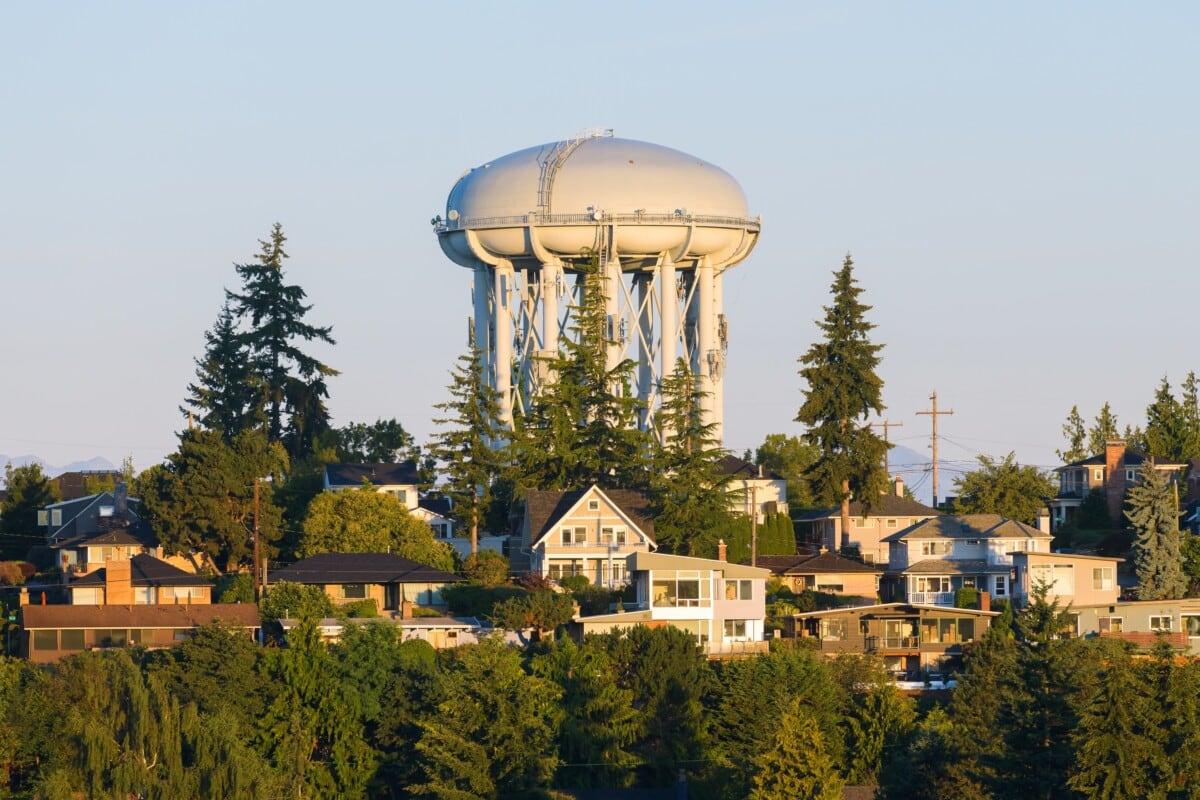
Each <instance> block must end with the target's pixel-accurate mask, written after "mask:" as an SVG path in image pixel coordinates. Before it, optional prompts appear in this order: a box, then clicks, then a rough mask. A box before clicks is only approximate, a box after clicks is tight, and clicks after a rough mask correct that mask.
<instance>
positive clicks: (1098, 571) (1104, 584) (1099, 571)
mask: <svg viewBox="0 0 1200 800" xmlns="http://www.w3.org/2000/svg"><path fill="white" fill-rule="evenodd" d="M1092 588H1093V589H1099V590H1101V591H1103V590H1107V589H1111V588H1113V570H1112V567H1093V568H1092Z"/></svg>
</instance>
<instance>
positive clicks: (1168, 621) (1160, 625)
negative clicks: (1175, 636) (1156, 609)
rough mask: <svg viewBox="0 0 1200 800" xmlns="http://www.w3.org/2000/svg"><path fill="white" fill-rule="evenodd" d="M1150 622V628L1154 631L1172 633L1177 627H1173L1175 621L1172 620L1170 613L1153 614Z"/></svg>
mask: <svg viewBox="0 0 1200 800" xmlns="http://www.w3.org/2000/svg"><path fill="white" fill-rule="evenodd" d="M1149 622H1150V630H1152V631H1156V632H1157V631H1162V632H1164V633H1170V632H1171V631H1173V630H1174V629H1175V628H1174V627H1173V626H1174V621H1173V620H1172V618H1171V615H1170V614H1151V615H1150V620H1149Z"/></svg>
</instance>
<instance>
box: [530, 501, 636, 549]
mask: <svg viewBox="0 0 1200 800" xmlns="http://www.w3.org/2000/svg"><path fill="white" fill-rule="evenodd" d="M589 491H591V489H580V490H577V491H573V492H539V491H532V492H529V494H528V495H527V496H526V498H525V514H526V515H527V516H528V517H529V535H530V541H531V542H536V541H538V540H539V539H541V538H542V537H543V536H545V535H546V532H547V531H549V530H550V528H551V527H552V526H553V525H554V524H555V523H556V522H558V520H559V519H561V518H562V517H563V515H564V514H566V513H567V512H568V511H570V510H571V507H572V506H574V505H575V504H576V503H578V502H579V500H580V499H581V498H582V497H583V496H584V495H585V494H587V493H588V492H589ZM597 491H600V492H602V493H603V494H604V496H605V497H607V498H608V499H609V500H611V501H612V502H613V503H614V504H615V505H616V506H617V508H619V509H621V511H623V512H624V513H625V515H626V516H628V517H629V519H630V520H632V521H633V523H634V524H635V525H637V526H638V529H639V530H640V531H641V532H642V533H644V534H646V535H647V536H649V537H650V539H651V540H653V539H654V520H653V518H652V517H651V510H650V498H649V497H648V496H647V495H645V494H643V493H642V492H637V491H634V490H632V489H598V490H597Z"/></svg>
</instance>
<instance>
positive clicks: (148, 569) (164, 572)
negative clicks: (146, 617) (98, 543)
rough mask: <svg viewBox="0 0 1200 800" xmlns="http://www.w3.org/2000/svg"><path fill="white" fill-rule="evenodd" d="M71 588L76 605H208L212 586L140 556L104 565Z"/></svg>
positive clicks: (154, 560)
mask: <svg viewBox="0 0 1200 800" xmlns="http://www.w3.org/2000/svg"><path fill="white" fill-rule="evenodd" d="M101 563H103V564H104V566H102V567H100V568H98V569H93V570H91V571H90V572H88V573H87V574H85V575H83V576H82V577H78V578H76V579H75V580H73V581H71V582H70V583H69V584H68V585H67V589H68V591H69V593H70V603H71V604H72V605H100V606H103V605H208V604H210V603H211V602H212V583H211V582H210V581H209V580H208V579H207V578H204V577H202V576H199V575H195V574H192V573H190V572H186V571H184V570H182V569H179V568H178V567H176V566H173V565H171V564H168V563H167V562H165V561H161V560H159V559H157V558H155V557H154V556H150V555H146V554H144V553H139V554H138V555H135V556H133V557H131V558H129V557H121V558H114V559H112V560H109V561H106V562H101Z"/></svg>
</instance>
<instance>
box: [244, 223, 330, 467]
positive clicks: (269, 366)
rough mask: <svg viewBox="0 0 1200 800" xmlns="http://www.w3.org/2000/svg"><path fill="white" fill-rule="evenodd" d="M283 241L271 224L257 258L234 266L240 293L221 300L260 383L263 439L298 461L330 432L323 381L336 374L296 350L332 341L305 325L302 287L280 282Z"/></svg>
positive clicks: (323, 332)
mask: <svg viewBox="0 0 1200 800" xmlns="http://www.w3.org/2000/svg"><path fill="white" fill-rule="evenodd" d="M286 241H287V237H285V236H284V235H283V228H282V227H281V226H280V225H279V223H275V226H274V227H273V228H272V229H271V236H270V240H269V241H260V242H259V244H260V245H261V246H262V249H261V251H260V252H259V254H258V255H257V256H256V260H255V261H254V262H251V263H248V264H236V265H234V266H235V269H236V270H237V273H238V276H239V277H241V279H242V291H241V292H231V291H228V290H226V292H225V296H226V302H227V304H228V305H229V307H230V308H231V310H232V312H233V314H234V315H236V317H237V318H238V319H239V320H241V321H242V322H243V329H242V332H241V333H240V334H239V336H238V342H237V344H238V345H240V346H241V347H243V348H245V352H246V354H247V357H248V360H249V367H250V371H251V372H252V373H253V374H254V375H255V376H256V377H257V378H258V379H259V380H260V381H261V383H262V389H263V399H264V401H265V416H266V424H267V436H268V438H269V439H270V441H272V442H280V441H285V442H286V443H287V445H288V450H289V452H290V454H291V455H292V456H293V457H298V456H303V455H306V454H307V453H309V452H311V447H312V442H313V440H314V438H315V437H316V436H317V435H319V434H320V433H321V432H323V431H325V430H328V428H329V412H328V410H327V409H326V408H325V398H326V397H328V391H327V388H326V385H325V379H326V378H329V377H332V376H334V375H337V374H338V373H337V370H335V369H333V368H331V367H329V366H327V365H325V364H323V363H321V361H319V360H317V359H316V358H314V357H312V356H311V355H308V354H307V353H305V352H304V351H303V350H301V349H300V347H299V344H298V342H313V341H317V342H325V343H326V344H333V343H334V341H333V337H331V336H330V331H331V330H332V329H331V328H329V327H319V326H315V325H310V324H308V323H307V322H305V321H304V317H305V315H307V314H308V312H309V311H310V310H311V309H312V306H311V305H309V304H305V302H304V298H305V292H304V289H302V288H301V287H300V286H298V285H295V284H288V283H285V281H284V271H283V262H284V259H286V258H287V257H288V254H287V253H286V252H284V249H283V245H284V242H286Z"/></svg>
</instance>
